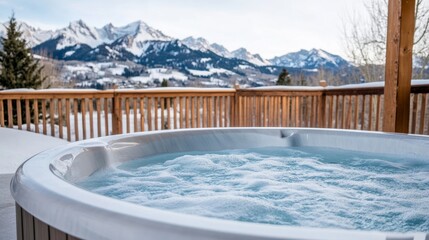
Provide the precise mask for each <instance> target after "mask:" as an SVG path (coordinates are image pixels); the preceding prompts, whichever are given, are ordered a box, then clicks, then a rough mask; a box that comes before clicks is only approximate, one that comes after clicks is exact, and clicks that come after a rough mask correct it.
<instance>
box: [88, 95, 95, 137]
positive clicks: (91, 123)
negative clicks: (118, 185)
mask: <svg viewBox="0 0 429 240" xmlns="http://www.w3.org/2000/svg"><path fill="white" fill-rule="evenodd" d="M88 107H89V137H90V138H94V99H93V98H90V99H89V105H88Z"/></svg>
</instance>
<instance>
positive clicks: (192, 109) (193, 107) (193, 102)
mask: <svg viewBox="0 0 429 240" xmlns="http://www.w3.org/2000/svg"><path fill="white" fill-rule="evenodd" d="M195 98H196V97H189V100H190V101H191V128H195V120H196V116H195Z"/></svg>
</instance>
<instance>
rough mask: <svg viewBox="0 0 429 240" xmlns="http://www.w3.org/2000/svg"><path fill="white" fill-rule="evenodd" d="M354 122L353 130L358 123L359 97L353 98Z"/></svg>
mask: <svg viewBox="0 0 429 240" xmlns="http://www.w3.org/2000/svg"><path fill="white" fill-rule="evenodd" d="M354 113H355V120H354V126H353V129H357V128H358V121H359V95H356V96H355V112H354Z"/></svg>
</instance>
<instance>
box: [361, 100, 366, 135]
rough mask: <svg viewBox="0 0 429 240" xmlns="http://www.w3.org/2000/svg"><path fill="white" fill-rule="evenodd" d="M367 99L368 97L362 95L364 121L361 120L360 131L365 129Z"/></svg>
mask: <svg viewBox="0 0 429 240" xmlns="http://www.w3.org/2000/svg"><path fill="white" fill-rule="evenodd" d="M365 97H366V95H362V112H361V114H362V119H361V126H360V129H361V130H364V129H365Z"/></svg>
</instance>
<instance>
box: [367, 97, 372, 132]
mask: <svg viewBox="0 0 429 240" xmlns="http://www.w3.org/2000/svg"><path fill="white" fill-rule="evenodd" d="M368 111H369V113H368V130H369V131H372V95H369V110H368Z"/></svg>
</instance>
